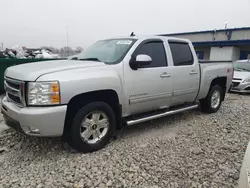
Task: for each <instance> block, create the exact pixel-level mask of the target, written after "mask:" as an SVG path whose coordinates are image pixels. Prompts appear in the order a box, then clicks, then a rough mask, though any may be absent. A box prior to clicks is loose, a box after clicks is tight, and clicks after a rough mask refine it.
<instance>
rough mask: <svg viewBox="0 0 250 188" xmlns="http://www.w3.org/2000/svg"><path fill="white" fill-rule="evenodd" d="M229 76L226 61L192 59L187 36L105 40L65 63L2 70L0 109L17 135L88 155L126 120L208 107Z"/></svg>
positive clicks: (217, 101) (217, 100) (213, 106)
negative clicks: (57, 140)
mask: <svg viewBox="0 0 250 188" xmlns="http://www.w3.org/2000/svg"><path fill="white" fill-rule="evenodd" d="M232 74H233V65H232V63H231V62H209V61H200V62H199V61H198V59H197V56H196V53H195V50H194V48H193V46H192V43H191V42H190V41H189V40H185V39H178V38H171V37H164V36H150V37H139V36H133V37H119V38H111V39H106V40H101V41H98V42H96V43H95V44H93V45H92V46H90V47H89V48H88V49H86V50H85V51H84V52H83V53H81V54H79V55H78V56H77V57H75V58H73V59H71V60H70V59H68V60H58V61H46V62H36V63H29V64H23V65H18V66H13V67H10V68H8V69H7V70H6V72H5V81H4V82H5V89H6V97H5V98H4V99H3V101H2V109H1V111H2V113H3V116H4V119H5V122H6V124H7V125H9V126H10V127H13V128H15V129H17V130H20V131H22V132H24V133H25V134H28V135H32V136H46V137H52V136H63V138H64V139H65V140H66V141H67V142H68V143H69V144H70V145H71V146H72V147H73V148H75V149H76V150H77V151H80V152H91V151H95V150H98V149H100V148H103V147H104V146H105V145H106V144H107V143H108V142H109V140H110V139H111V137H112V136H114V135H115V133H116V130H119V129H121V128H122V127H123V126H126V125H134V124H137V123H141V122H144V121H148V120H152V119H156V118H160V117H163V116H167V115H171V114H175V113H178V112H183V111H186V110H190V109H195V108H198V107H199V106H200V108H201V110H202V111H204V112H208V113H213V112H216V111H217V110H218V109H219V108H220V106H221V103H222V101H223V100H224V97H225V93H226V92H227V91H228V90H229V87H230V86H231V82H232ZM142 126H143V125H142Z"/></svg>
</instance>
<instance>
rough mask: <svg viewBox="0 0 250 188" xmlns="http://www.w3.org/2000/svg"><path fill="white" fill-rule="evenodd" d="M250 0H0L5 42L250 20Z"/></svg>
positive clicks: (36, 43)
mask: <svg viewBox="0 0 250 188" xmlns="http://www.w3.org/2000/svg"><path fill="white" fill-rule="evenodd" d="M249 10H250V0H239V1H236V0H0V43H1V42H3V43H4V47H11V46H13V45H16V44H18V45H22V46H26V47H40V46H54V47H62V46H66V44H67V42H66V26H68V32H69V46H71V47H76V46H82V47H84V48H85V47H87V46H88V45H90V44H91V43H93V42H95V41H96V40H99V39H103V38H105V37H113V36H123V35H125V36H127V35H129V34H130V32H131V31H134V32H135V34H143V35H145V34H163V33H174V32H185V31H196V30H208V29H214V28H216V29H221V28H223V27H224V23H225V22H226V21H228V27H246V26H250V19H249Z"/></svg>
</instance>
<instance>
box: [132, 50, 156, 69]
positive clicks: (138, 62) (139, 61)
mask: <svg viewBox="0 0 250 188" xmlns="http://www.w3.org/2000/svg"><path fill="white" fill-rule="evenodd" d="M151 62H152V58H151V57H150V56H149V55H146V54H139V55H137V56H136V57H132V58H131V60H130V62H129V65H130V67H131V69H133V70H137V69H138V68H139V67H144V66H146V65H150V64H151Z"/></svg>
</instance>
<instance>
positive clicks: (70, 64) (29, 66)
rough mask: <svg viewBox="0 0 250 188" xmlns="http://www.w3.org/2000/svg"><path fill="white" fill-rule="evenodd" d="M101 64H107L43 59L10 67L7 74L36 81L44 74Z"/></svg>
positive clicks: (15, 77)
mask: <svg viewBox="0 0 250 188" xmlns="http://www.w3.org/2000/svg"><path fill="white" fill-rule="evenodd" d="M100 66H105V64H104V63H102V62H95V61H79V60H53V61H41V62H34V63H26V64H22V65H17V66H13V67H9V68H8V69H7V70H6V72H5V76H6V77H9V78H13V79H17V80H23V81H35V80H36V79H37V78H38V77H40V76H41V75H44V74H49V73H53V72H58V71H64V70H70V69H79V68H88V67H100Z"/></svg>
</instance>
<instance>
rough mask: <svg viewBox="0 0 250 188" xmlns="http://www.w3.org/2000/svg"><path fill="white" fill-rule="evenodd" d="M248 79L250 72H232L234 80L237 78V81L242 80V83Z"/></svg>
mask: <svg viewBox="0 0 250 188" xmlns="http://www.w3.org/2000/svg"><path fill="white" fill-rule="evenodd" d="M248 77H250V72H243V71H234V79H235V78H236V79H237V78H238V79H242V81H244V80H245V79H247V78H248Z"/></svg>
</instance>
